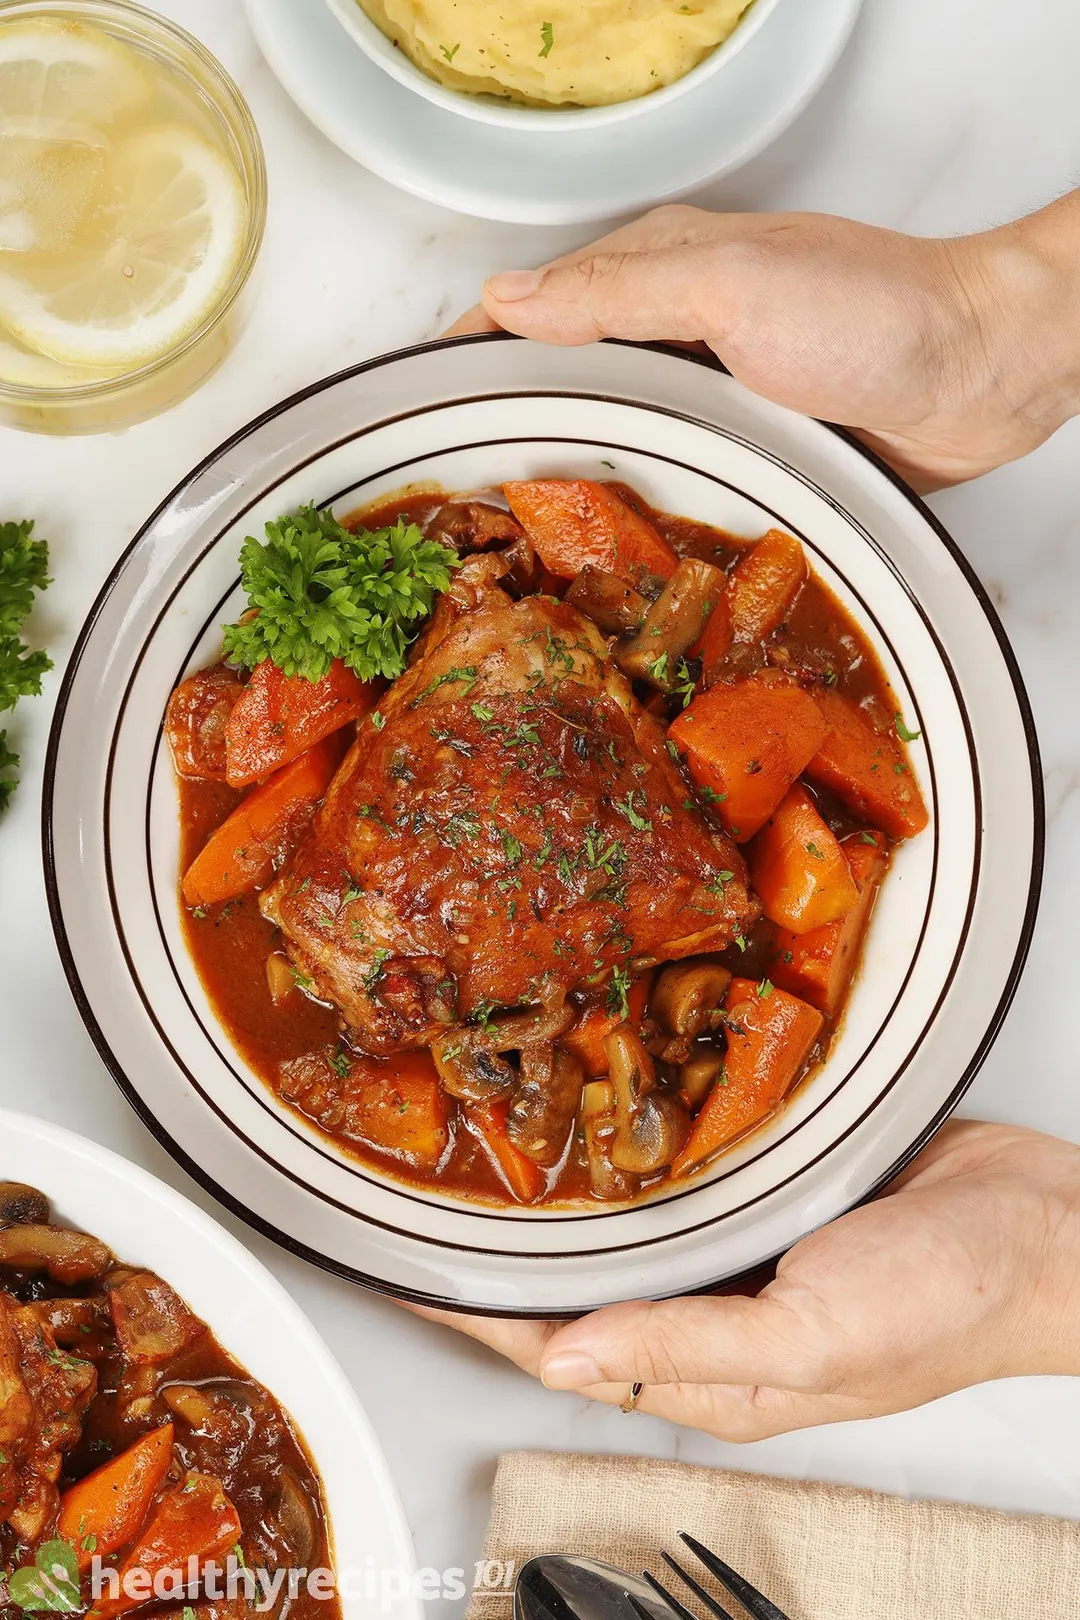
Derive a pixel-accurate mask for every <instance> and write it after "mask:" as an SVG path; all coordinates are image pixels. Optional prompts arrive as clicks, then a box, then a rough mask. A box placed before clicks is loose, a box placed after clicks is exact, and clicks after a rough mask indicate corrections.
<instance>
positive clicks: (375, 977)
mask: <svg viewBox="0 0 1080 1620" xmlns="http://www.w3.org/2000/svg"><path fill="white" fill-rule="evenodd" d="M392 955H393V952H392V951H388V950H387V949H386V947H385V945H380V946H379V948H378V949H377V950H376V952H375V955H374V956H373V957H372V961H371V966H370V968H368V971H367V972H366V973H365V974H364V989H365V990H366V991H367V993H368V995H369V996H370V994H371V992H372V991H373V990H374V988H375V986H376V985H377V984H378V982H379V980H380V979H381V978H382V976H383V963H384V962H385V961H386V960H387V959H388V958H389V957H390V956H392Z"/></svg>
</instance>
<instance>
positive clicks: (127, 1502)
mask: <svg viewBox="0 0 1080 1620" xmlns="http://www.w3.org/2000/svg"><path fill="white" fill-rule="evenodd" d="M0 1129H2V1135H3V1143H4V1154H3V1162H2V1163H0V1375H2V1376H0V1392H2V1393H0V1419H2V1422H3V1435H4V1445H3V1454H2V1461H0V1558H2V1561H3V1568H4V1569H5V1570H6V1571H8V1574H7V1575H6V1576H5V1581H6V1582H7V1588H6V1591H5V1601H7V1600H8V1599H10V1602H11V1604H12V1605H13V1608H12V1612H17V1607H18V1606H20V1605H23V1604H25V1603H27V1601H28V1594H27V1591H26V1583H27V1581H28V1580H34V1579H37V1578H38V1574H39V1572H40V1571H41V1569H42V1568H43V1567H44V1568H50V1569H51V1570H52V1572H53V1576H54V1579H58V1580H59V1583H60V1584H59V1588H58V1589H55V1590H54V1595H55V1596H57V1597H58V1598H63V1599H65V1600H66V1609H67V1611H69V1612H70V1611H73V1610H76V1609H82V1608H86V1607H87V1606H88V1605H91V1606H92V1607H93V1612H95V1613H97V1614H100V1615H101V1616H102V1617H103V1620H104V1617H106V1616H114V1617H115V1616H120V1615H123V1614H127V1613H134V1612H136V1611H138V1610H139V1609H140V1608H141V1607H142V1604H143V1603H144V1602H145V1600H146V1597H147V1596H148V1595H154V1596H156V1597H157V1599H158V1601H157V1602H155V1604H154V1612H155V1613H156V1614H161V1615H162V1616H168V1617H175V1620H191V1613H192V1612H194V1613H195V1614H196V1616H197V1617H198V1620H213V1617H214V1616H215V1615H218V1614H228V1613H233V1612H236V1608H237V1604H238V1602H242V1597H241V1596H240V1588H241V1583H243V1582H244V1580H245V1577H244V1576H243V1574H242V1573H241V1572H242V1571H243V1570H245V1569H246V1570H247V1571H248V1572H249V1575H248V1578H250V1579H251V1580H252V1581H257V1582H258V1583H259V1584H258V1591H257V1592H256V1593H255V1595H254V1598H253V1599H252V1601H267V1602H268V1603H269V1605H270V1607H272V1608H273V1612H274V1613H276V1614H280V1615H281V1616H282V1620H285V1617H286V1616H290V1617H291V1620H315V1617H317V1616H322V1617H325V1620H348V1616H350V1615H354V1616H356V1617H357V1620H359V1617H361V1616H362V1615H364V1614H366V1613H368V1612H374V1611H375V1608H376V1604H375V1602H374V1601H368V1600H365V1599H363V1598H362V1597H360V1596H358V1591H359V1588H357V1586H356V1584H355V1582H352V1583H350V1582H348V1581H345V1580H343V1581H342V1584H341V1591H340V1593H338V1592H335V1591H334V1584H335V1583H336V1581H337V1579H338V1577H339V1576H340V1575H341V1573H342V1572H343V1571H345V1570H348V1569H359V1568H363V1567H365V1566H366V1564H370V1562H371V1560H372V1559H374V1560H375V1562H376V1564H377V1565H378V1567H380V1568H385V1569H390V1568H393V1569H396V1570H401V1571H403V1572H404V1574H405V1576H407V1575H408V1574H409V1572H410V1571H411V1569H412V1567H413V1559H412V1552H411V1548H410V1545H409V1539H408V1533H407V1530H406V1528H405V1525H404V1518H403V1514H402V1510H401V1508H400V1505H399V1503H398V1501H397V1498H396V1495H395V1493H394V1488H393V1486H392V1484H391V1483H390V1480H389V1475H388V1472H387V1469H386V1465H385V1462H384V1460H383V1458H382V1455H381V1453H380V1451H379V1448H378V1445H377V1442H376V1441H375V1439H374V1436H373V1434H372V1431H371V1429H370V1427H369V1425H368V1422H367V1418H366V1417H365V1415H364V1413H363V1411H362V1410H361V1408H360V1405H359V1402H358V1401H357V1399H356V1396H355V1395H354V1393H353V1391H352V1390H351V1388H350V1387H349V1385H348V1383H347V1381H346V1380H345V1378H344V1375H343V1374H342V1372H341V1370H340V1368H338V1366H337V1365H336V1363H335V1362H334V1360H333V1358H332V1357H331V1356H330V1354H329V1352H328V1351H327V1349H326V1347H325V1346H324V1345H323V1343H322V1342H321V1340H320V1339H319V1338H318V1335H317V1334H315V1332H314V1331H313V1330H312V1328H311V1327H310V1326H309V1324H308V1323H307V1321H306V1320H305V1318H304V1317H303V1316H302V1314H301V1313H300V1311H299V1310H298V1309H297V1307H296V1306H295V1305H294V1304H293V1302H292V1300H291V1299H290V1298H289V1297H288V1295H287V1294H286V1293H285V1291H284V1290H283V1289H282V1288H281V1287H280V1285H279V1284H278V1283H276V1282H275V1281H274V1279H273V1278H272V1277H271V1276H270V1275H269V1273H268V1272H266V1271H265V1270H264V1268H263V1267H262V1266H260V1265H259V1263H258V1262H257V1261H256V1260H254V1259H253V1258H252V1257H251V1256H250V1255H249V1254H248V1253H247V1252H246V1251H245V1250H244V1249H243V1248H242V1247H241V1245H240V1244H238V1243H237V1242H236V1241H235V1239H233V1238H231V1237H229V1235H228V1234H227V1233H226V1232H225V1231H223V1230H222V1229H221V1228H220V1227H219V1226H217V1225H216V1223H215V1222H213V1221H212V1220H210V1219H209V1218H208V1217H207V1216H205V1215H204V1214H202V1212H201V1211H199V1210H197V1209H196V1208H195V1207H194V1206H193V1205H191V1204H189V1203H188V1202H187V1201H186V1200H185V1199H183V1198H181V1197H180V1196H179V1195H178V1194H176V1193H174V1192H172V1190H171V1189H169V1188H167V1187H165V1186H164V1185H162V1183H160V1182H158V1181H156V1180H155V1179H154V1178H153V1177H151V1176H149V1175H147V1174H146V1173H145V1172H144V1171H141V1170H139V1169H137V1168H136V1167H135V1166H133V1165H130V1164H128V1163H126V1162H125V1161H124V1160H122V1159H120V1158H118V1157H117V1156H116V1155H114V1154H112V1153H109V1152H107V1151H105V1150H104V1149H102V1148H99V1147H97V1146H96V1145H94V1144H92V1143H89V1142H87V1141H84V1140H83V1139H81V1138H79V1137H76V1136H74V1135H72V1134H71V1133H70V1132H67V1131H63V1130H59V1129H57V1128H56V1127H54V1126H51V1125H48V1124H45V1123H43V1122H42V1121H40V1120H35V1119H30V1118H28V1117H24V1116H22V1115H18V1114H12V1113H7V1112H4V1113H3V1115H2V1116H0ZM316 1571H329V1572H330V1578H329V1581H327V1582H326V1586H327V1588H328V1591H327V1592H324V1595H322V1596H317V1595H316V1594H315V1591H313V1590H312V1589H310V1588H309V1585H308V1581H307V1574H308V1572H316ZM15 1572H19V1573H15ZM136 1572H139V1573H140V1574H145V1576H146V1577H147V1579H149V1580H156V1581H158V1582H159V1583H161V1584H159V1586H157V1587H156V1588H154V1589H153V1590H152V1593H147V1592H143V1593H142V1594H141V1597H140V1589H139V1586H138V1585H137V1584H136V1582H137V1579H138V1575H137V1573H136ZM291 1572H295V1575H292V1574H291ZM110 1575H111V1576H112V1580H111V1581H110ZM230 1581H232V1582H234V1583H235V1584H236V1592H237V1595H235V1596H233V1595H232V1594H231V1593H230V1592H229V1591H228V1583H229V1582H230ZM214 1582H216V1584H217V1593H216V1595H215V1592H214ZM20 1583H21V1585H22V1588H23V1589H22V1590H21V1591H20ZM95 1583H96V1584H95ZM402 1584H404V1583H402ZM166 1589H168V1594H167V1590H166ZM33 1606H34V1605H33V1604H32V1603H30V1607H33ZM52 1607H54V1608H57V1607H60V1604H59V1602H57V1603H54V1604H53V1605H52ZM381 1612H385V1610H383V1611H381ZM399 1612H400V1613H401V1614H402V1615H403V1616H404V1615H406V1614H411V1613H413V1612H415V1610H414V1606H413V1602H412V1601H410V1599H409V1598H408V1597H407V1596H406V1597H404V1598H401V1599H400V1600H399Z"/></svg>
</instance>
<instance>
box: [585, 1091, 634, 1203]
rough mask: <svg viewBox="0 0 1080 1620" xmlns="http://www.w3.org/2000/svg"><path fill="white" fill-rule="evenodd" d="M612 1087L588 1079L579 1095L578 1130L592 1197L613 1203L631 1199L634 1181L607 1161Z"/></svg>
mask: <svg viewBox="0 0 1080 1620" xmlns="http://www.w3.org/2000/svg"><path fill="white" fill-rule="evenodd" d="M615 1128H616V1126H615V1087H614V1086H613V1085H612V1084H611V1082H610V1081H609V1080H590V1081H589V1082H588V1084H587V1085H586V1086H585V1088H584V1090H583V1091H582V1093H581V1129H582V1134H583V1135H584V1137H585V1153H586V1157H587V1159H588V1165H589V1186H590V1188H591V1190H592V1195H593V1197H594V1198H602V1199H604V1201H605V1202H608V1203H616V1202H622V1201H623V1200H625V1199H628V1198H633V1196H634V1194H635V1192H636V1191H637V1188H638V1178H637V1177H636V1176H630V1175H627V1174H626V1173H625V1171H622V1170H616V1168H615V1166H614V1165H613V1164H612V1162H611V1143H612V1140H613V1138H614V1135H615Z"/></svg>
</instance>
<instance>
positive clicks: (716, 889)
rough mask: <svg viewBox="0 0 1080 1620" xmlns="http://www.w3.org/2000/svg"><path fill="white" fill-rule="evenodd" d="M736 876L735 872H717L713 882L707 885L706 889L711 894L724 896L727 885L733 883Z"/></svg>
mask: <svg viewBox="0 0 1080 1620" xmlns="http://www.w3.org/2000/svg"><path fill="white" fill-rule="evenodd" d="M734 876H735V874H734V872H729V871H727V869H726V868H725V870H724V871H723V872H717V874H716V876H715V877H714V878H713V880H712V882H711V883H706V885H705V887H706V888H707V889H708V890H709V892H710V893H711V894H723V892H724V889H725V887H726V885H727V884H729V883H730V882H731V880H732V878H733V877H734Z"/></svg>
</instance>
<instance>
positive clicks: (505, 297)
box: [487, 270, 544, 304]
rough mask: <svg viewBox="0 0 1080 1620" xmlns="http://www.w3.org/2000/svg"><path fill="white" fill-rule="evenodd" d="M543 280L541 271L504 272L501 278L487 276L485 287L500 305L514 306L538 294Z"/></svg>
mask: <svg viewBox="0 0 1080 1620" xmlns="http://www.w3.org/2000/svg"><path fill="white" fill-rule="evenodd" d="M543 279H544V273H543V271H542V270H506V271H504V272H503V274H502V275H501V276H489V277H488V284H487V287H488V292H489V293H490V294H491V296H492V298H495V299H497V300H498V302H499V303H500V304H516V303H518V302H519V301H520V300H521V299H522V298H531V297H532V295H533V293H535V292H539V290H540V283H541V282H542V281H543Z"/></svg>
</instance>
